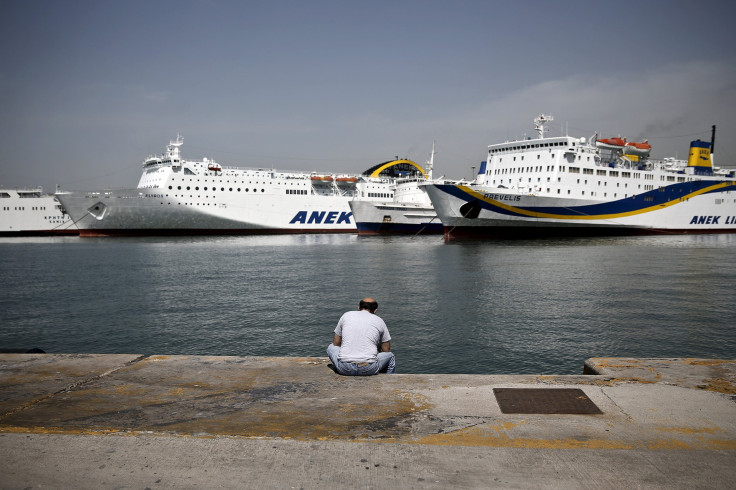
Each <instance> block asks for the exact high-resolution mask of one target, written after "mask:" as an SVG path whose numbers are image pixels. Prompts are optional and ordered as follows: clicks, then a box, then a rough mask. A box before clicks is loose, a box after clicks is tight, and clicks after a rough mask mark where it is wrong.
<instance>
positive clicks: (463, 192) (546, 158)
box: [428, 115, 736, 238]
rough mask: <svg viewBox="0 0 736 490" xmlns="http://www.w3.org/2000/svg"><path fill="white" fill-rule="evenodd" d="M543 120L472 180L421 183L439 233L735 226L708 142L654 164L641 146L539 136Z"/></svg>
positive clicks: (735, 195)
mask: <svg viewBox="0 0 736 490" xmlns="http://www.w3.org/2000/svg"><path fill="white" fill-rule="evenodd" d="M549 121H551V117H550V116H545V115H540V116H539V117H538V118H536V119H535V127H536V129H537V131H538V134H539V137H538V138H536V139H531V138H529V139H524V140H520V141H509V142H505V143H500V144H495V145H490V146H489V147H488V158H487V160H486V161H485V162H483V164H482V165H481V168H480V171H479V173H478V175H477V178H476V180H475V181H474V182H473V183H471V184H469V185H459V184H458V185H433V186H431V187H430V188H429V189H428V192H429V195H430V198H431V200H432V203H433V205H434V207H435V209H436V211H437V213H438V216H439V217H440V219H441V220H442V223H443V225H444V227H445V234H446V236H448V237H461V236H493V237H501V238H502V237H507V236H530V237H534V236H548V235H587V234H646V233H723V232H736V172H734V171H733V170H722V169H718V168H717V167H714V166H713V164H712V155H711V148H712V147H713V142H712V141H711V142H703V141H693V142H692V143H691V147H690V156H689V158H688V160H687V161H682V160H675V159H671V158H669V159H664V160H652V159H649V152H650V150H651V146H650V145H649V143H648V142H642V143H632V142H627V141H626V140H625V139H622V138H620V137H618V138H608V139H603V138H599V137H598V136H597V135H596V136H594V137H592V138H590V139H589V140H586V138H574V137H571V136H558V137H546V136H545V132H546V128H545V125H546V124H547V123H548V122H549ZM714 138H715V129H714V136H713V139H714Z"/></svg>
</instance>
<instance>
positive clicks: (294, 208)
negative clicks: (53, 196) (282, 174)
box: [57, 189, 356, 236]
mask: <svg viewBox="0 0 736 490" xmlns="http://www.w3.org/2000/svg"><path fill="white" fill-rule="evenodd" d="M57 196H58V198H59V200H60V201H61V202H62V204H63V205H64V208H65V209H66V210H67V212H68V213H69V214H70V215H71V216H72V218H73V219H74V221H75V222H76V224H77V227H78V228H79V233H80V235H81V236H123V235H138V236H141V235H242V234H273V233H355V232H356V227H355V222H354V221H353V218H352V212H351V211H350V207H349V205H348V198H346V197H341V196H284V195H268V194H266V195H257V194H251V195H240V196H232V197H225V198H220V199H216V200H212V201H210V202H208V201H207V200H205V199H198V200H193V199H182V198H177V197H172V196H169V195H167V194H165V193H162V192H160V191H157V190H148V189H123V190H115V191H104V192H62V193H58V194H57Z"/></svg>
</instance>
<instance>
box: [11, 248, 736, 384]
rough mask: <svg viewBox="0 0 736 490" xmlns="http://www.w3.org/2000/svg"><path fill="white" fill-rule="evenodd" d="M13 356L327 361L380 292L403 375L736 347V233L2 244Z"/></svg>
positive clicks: (552, 367)
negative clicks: (338, 336)
mask: <svg viewBox="0 0 736 490" xmlns="http://www.w3.org/2000/svg"><path fill="white" fill-rule="evenodd" d="M0 251H1V253H0V277H1V278H2V295H0V349H26V348H33V347H38V348H41V349H43V350H44V351H46V352H50V353H137V354H171V355H217V356H224V355H235V356H320V357H323V356H325V349H326V347H327V344H328V343H329V342H330V341H331V339H332V332H333V330H334V328H335V325H336V323H337V320H338V319H339V317H340V315H341V314H342V313H343V312H344V311H347V310H351V309H355V308H357V306H358V301H359V300H360V299H361V298H362V297H364V296H373V297H375V298H376V299H377V300H378V302H379V309H378V312H377V313H378V314H379V315H380V316H381V317H382V318H383V319H384V320H385V321H386V324H387V325H388V327H389V330H390V332H391V336H392V341H391V345H392V350H393V352H394V353H395V354H396V356H397V372H400V373H475V374H490V373H498V374H500V373H514V374H523V373H534V374H580V373H581V372H582V366H583V361H584V360H585V359H587V358H589V357H598V356H605V357H615V356H632V357H699V358H730V359H733V358H735V357H736V327H734V324H736V321H735V320H736V315H735V314H734V310H733V308H734V304H736V235H701V236H695V235H693V236H656V237H622V238H618V237H617V238H580V239H559V240H539V241H532V240H529V241H477V242H445V241H444V240H443V239H442V238H441V237H440V236H418V237H410V236H401V237H359V236H356V235H352V234H348V235H291V236H246V237H180V238H115V239H109V238H99V239H98V238H79V237H64V238H62V237H59V238H3V239H0Z"/></svg>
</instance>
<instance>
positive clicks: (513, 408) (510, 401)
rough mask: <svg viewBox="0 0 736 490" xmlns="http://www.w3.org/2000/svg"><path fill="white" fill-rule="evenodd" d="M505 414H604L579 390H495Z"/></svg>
mask: <svg viewBox="0 0 736 490" xmlns="http://www.w3.org/2000/svg"><path fill="white" fill-rule="evenodd" d="M493 394H494V395H496V401H497V402H498V406H499V407H501V412H503V413H527V414H531V413H543V414H544V413H546V414H573V415H589V414H600V413H603V412H601V411H600V409H599V408H598V407H597V406H596V404H595V403H593V402H592V401H591V399H590V398H588V397H587V396H586V395H585V393H583V390H581V389H579V388H493Z"/></svg>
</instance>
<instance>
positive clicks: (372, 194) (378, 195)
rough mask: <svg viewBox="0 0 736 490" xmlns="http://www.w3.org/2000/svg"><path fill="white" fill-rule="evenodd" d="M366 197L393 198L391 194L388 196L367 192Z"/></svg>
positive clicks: (382, 193)
mask: <svg viewBox="0 0 736 490" xmlns="http://www.w3.org/2000/svg"><path fill="white" fill-rule="evenodd" d="M368 197H387V198H391V197H394V195H393V194H388V193H386V192H369V193H368Z"/></svg>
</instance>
